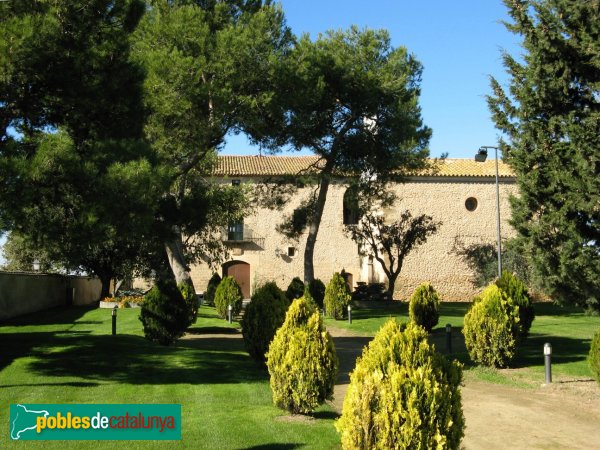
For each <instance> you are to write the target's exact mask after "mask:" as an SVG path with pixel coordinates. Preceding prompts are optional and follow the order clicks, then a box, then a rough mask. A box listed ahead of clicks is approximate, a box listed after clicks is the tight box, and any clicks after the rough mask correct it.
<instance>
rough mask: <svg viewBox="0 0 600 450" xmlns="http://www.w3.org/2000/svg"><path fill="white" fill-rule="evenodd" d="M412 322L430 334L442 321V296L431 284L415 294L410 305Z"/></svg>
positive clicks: (427, 284) (425, 285)
mask: <svg viewBox="0 0 600 450" xmlns="http://www.w3.org/2000/svg"><path fill="white" fill-rule="evenodd" d="M408 315H409V318H410V320H411V321H413V322H414V323H416V324H417V325H421V326H422V327H423V328H425V330H427V332H428V333H430V332H431V330H432V329H433V327H435V326H436V325H437V324H438V322H439V319H440V296H439V295H438V293H437V292H436V290H435V289H434V288H433V286H432V285H431V284H429V283H423V284H422V285H421V286H419V287H418V288H417V289H415V292H413V295H412V297H411V298H410V303H409V305H408Z"/></svg>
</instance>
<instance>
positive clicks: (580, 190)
mask: <svg viewBox="0 0 600 450" xmlns="http://www.w3.org/2000/svg"><path fill="white" fill-rule="evenodd" d="M504 3H505V5H506V6H507V8H508V12H509V15H510V17H511V18H512V22H511V23H509V24H507V28H508V29H509V30H510V31H512V32H513V33H515V34H516V35H518V36H520V37H521V38H522V40H523V42H522V47H523V49H524V53H523V55H522V57H513V56H511V55H509V54H504V66H505V67H506V70H507V72H508V74H509V75H510V85H509V88H508V90H505V89H503V87H502V86H501V84H500V83H499V82H498V81H497V80H496V79H492V89H493V95H491V96H490V97H489V105H490V108H491V111H492V114H493V118H494V121H495V122H496V126H497V127H498V128H499V129H500V130H501V131H502V132H503V133H504V135H505V136H506V140H503V141H502V142H501V147H502V149H503V151H504V153H505V156H506V160H507V162H508V163H509V164H510V165H511V166H512V167H513V169H514V170H515V172H516V174H517V182H518V186H519V189H520V195H519V196H518V197H516V198H513V199H512V210H513V219H512V224H513V225H514V226H515V227H516V229H517V230H518V232H519V235H520V238H521V242H522V244H523V247H524V249H525V251H526V253H527V254H528V256H529V257H530V259H531V262H532V264H533V266H534V268H535V270H536V272H537V274H538V275H539V278H540V281H541V282H542V283H543V285H544V286H545V288H546V290H547V292H548V293H549V294H550V295H551V296H552V297H553V298H554V299H556V300H559V301H563V302H570V303H575V304H579V305H586V306H587V307H589V308H593V309H595V310H597V311H600V206H599V205H600V34H599V33H600V2H598V1H597V0H505V1H504Z"/></svg>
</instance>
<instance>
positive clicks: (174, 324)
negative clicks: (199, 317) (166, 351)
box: [140, 279, 190, 345]
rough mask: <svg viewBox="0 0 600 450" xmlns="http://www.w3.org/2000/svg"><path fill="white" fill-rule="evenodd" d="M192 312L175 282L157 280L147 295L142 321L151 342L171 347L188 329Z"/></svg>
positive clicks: (143, 304)
mask: <svg viewBox="0 0 600 450" xmlns="http://www.w3.org/2000/svg"><path fill="white" fill-rule="evenodd" d="M189 317H190V312H189V308H188V306H187V305H186V303H185V300H184V298H183V296H182V295H181V292H180V291H179V289H178V288H177V285H176V284H175V281H173V280H160V279H159V280H157V281H156V285H155V286H154V287H153V288H152V289H150V291H149V292H148V293H147V294H146V295H145V297H144V302H143V303H142V309H141V312H140V320H141V321H142V324H143V326H144V335H145V336H146V338H147V339H150V340H151V341H156V342H158V343H159V344H162V345H170V344H171V343H173V342H174V341H175V340H176V339H177V338H179V337H181V336H182V335H183V333H184V331H185V329H186V328H187V327H188V323H189Z"/></svg>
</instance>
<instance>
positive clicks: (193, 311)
mask: <svg viewBox="0 0 600 450" xmlns="http://www.w3.org/2000/svg"><path fill="white" fill-rule="evenodd" d="M177 288H178V289H179V292H181V295H182V297H183V299H184V300H185V304H186V306H187V308H188V324H187V327H189V326H190V325H192V324H194V323H196V319H197V318H198V297H197V296H196V291H194V287H193V286H192V285H190V284H188V283H179V284H178V285H177ZM187 327H186V328H187Z"/></svg>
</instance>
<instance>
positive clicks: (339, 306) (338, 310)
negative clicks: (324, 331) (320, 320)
mask: <svg viewBox="0 0 600 450" xmlns="http://www.w3.org/2000/svg"><path fill="white" fill-rule="evenodd" d="M351 299H352V296H351V295H350V292H349V291H348V285H347V284H346V280H344V278H343V277H342V276H341V275H340V274H339V273H337V272H336V273H334V274H333V277H332V278H331V281H329V284H328V285H327V288H325V298H324V299H323V302H324V304H325V313H326V314H327V315H328V316H329V317H333V318H334V319H338V320H339V319H343V318H344V314H345V313H346V311H347V308H348V304H349V303H350V300H351Z"/></svg>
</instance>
